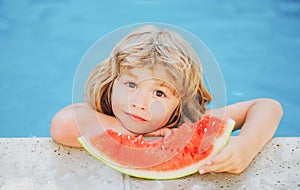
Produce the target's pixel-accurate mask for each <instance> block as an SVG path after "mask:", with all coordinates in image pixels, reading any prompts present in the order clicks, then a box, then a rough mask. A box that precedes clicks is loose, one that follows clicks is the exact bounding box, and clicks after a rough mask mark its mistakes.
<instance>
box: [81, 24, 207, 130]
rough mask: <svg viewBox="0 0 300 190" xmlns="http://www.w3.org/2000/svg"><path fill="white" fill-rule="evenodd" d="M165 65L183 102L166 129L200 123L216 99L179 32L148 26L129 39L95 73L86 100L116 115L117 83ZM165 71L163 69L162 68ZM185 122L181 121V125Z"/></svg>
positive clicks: (94, 106)
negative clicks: (114, 92)
mask: <svg viewBox="0 0 300 190" xmlns="http://www.w3.org/2000/svg"><path fill="white" fill-rule="evenodd" d="M157 65H160V66H163V67H164V68H165V69H166V72H167V73H168V75H169V76H168V77H169V78H170V79H171V80H170V81H168V82H169V83H171V84H172V86H174V87H175V92H174V94H176V95H178V96H179V97H180V103H179V105H178V106H177V108H176V109H175V110H174V113H173V114H172V116H171V118H170V119H169V121H168V123H167V125H166V126H168V127H173V126H177V125H178V124H179V123H181V122H195V121H198V120H199V119H200V118H201V117H202V116H203V114H204V112H205V109H206V105H207V104H208V103H209V102H210V101H211V99H212V96H211V95H210V93H209V92H208V90H207V89H206V87H205V84H204V80H203V76H202V75H203V73H202V67H201V62H200V60H199V58H198V56H197V54H196V53H195V52H194V50H193V48H192V47H191V46H190V45H189V44H188V43H187V42H186V41H185V40H184V39H183V38H182V37H181V36H179V35H178V34H177V33H175V32H173V31H170V30H166V29H165V30H161V29H159V28H157V27H155V26H153V25H146V26H143V27H140V28H138V29H136V30H135V31H133V32H132V33H130V34H128V35H127V36H125V38H124V39H123V40H121V41H120V42H119V43H118V44H117V45H116V46H115V48H114V49H113V50H112V53H111V55H110V57H109V58H107V59H105V60H104V61H102V62H101V63H99V64H98V65H97V66H96V67H95V68H94V69H93V71H92V72H91V74H90V76H89V78H88V81H87V83H86V87H85V95H84V100H85V101H86V102H87V103H88V104H89V105H90V106H92V107H93V108H94V109H95V110H97V111H98V112H101V113H104V114H107V115H112V116H114V113H113V111H112V106H111V92H112V86H113V83H114V80H115V79H117V78H118V77H119V76H120V74H122V73H123V72H128V71H129V72H130V69H132V68H144V67H146V68H149V69H155V67H156V66H157ZM160 68H161V67H160ZM180 120H181V122H180Z"/></svg>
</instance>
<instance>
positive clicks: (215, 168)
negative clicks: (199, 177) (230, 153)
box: [199, 160, 233, 174]
mask: <svg viewBox="0 0 300 190" xmlns="http://www.w3.org/2000/svg"><path fill="white" fill-rule="evenodd" d="M232 167H233V164H232V162H231V161H230V160H227V161H225V162H222V163H219V164H212V165H205V166H203V167H202V168H200V170H199V173H200V174H204V173H208V172H226V171H228V170H231V169H233V168H232Z"/></svg>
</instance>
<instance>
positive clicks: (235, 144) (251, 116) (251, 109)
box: [200, 99, 283, 173]
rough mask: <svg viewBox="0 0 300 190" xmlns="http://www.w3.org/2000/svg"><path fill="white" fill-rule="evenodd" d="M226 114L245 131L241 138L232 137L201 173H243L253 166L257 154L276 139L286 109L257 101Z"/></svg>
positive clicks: (231, 107) (228, 109)
mask: <svg viewBox="0 0 300 190" xmlns="http://www.w3.org/2000/svg"><path fill="white" fill-rule="evenodd" d="M226 115H227V116H228V117H230V118H232V119H234V120H235V121H236V127H235V129H237V128H241V131H240V133H239V135H238V136H236V137H231V139H230V141H229V143H228V145H227V146H226V147H225V148H224V149H223V150H222V151H221V152H220V154H218V155H217V156H216V157H215V158H213V159H212V160H210V161H209V162H208V163H207V165H206V166H204V167H203V168H201V169H200V173H206V172H211V171H214V172H229V173H240V172H242V171H243V170H244V169H246V168H247V166H248V165H249V164H250V162H251V161H252V159H253V158H254V157H255V156H256V154H257V153H258V152H259V151H261V149H262V148H263V147H264V146H265V144H266V143H267V142H268V141H269V140H270V139H271V138H272V137H273V135H274V133H275V131H276V129H277V127H278V125H279V122H280V120H281V117H282V115H283V110H282V107H281V105H280V104H279V103H278V102H277V101H275V100H272V99H255V100H250V101H246V102H241V103H236V104H232V105H229V106H227V107H226Z"/></svg>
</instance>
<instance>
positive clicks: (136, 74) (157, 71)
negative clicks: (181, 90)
mask: <svg viewBox="0 0 300 190" xmlns="http://www.w3.org/2000/svg"><path fill="white" fill-rule="evenodd" d="M121 75H127V76H129V77H132V78H134V79H136V80H137V81H144V80H147V79H153V80H156V81H158V82H159V83H161V84H162V85H164V86H167V87H169V88H172V89H174V90H175V89H176V87H175V86H174V82H172V81H174V80H173V79H172V77H171V75H170V74H169V73H168V72H167V69H166V68H163V67H162V66H159V65H157V66H155V67H149V68H148V67H141V68H130V69H128V68H126V69H122V70H121Z"/></svg>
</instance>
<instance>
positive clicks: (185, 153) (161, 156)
mask: <svg viewBox="0 0 300 190" xmlns="http://www.w3.org/2000/svg"><path fill="white" fill-rule="evenodd" d="M234 124H235V122H234V121H233V120H232V119H230V118H226V119H224V120H221V119H219V118H217V117H212V116H210V115H208V116H205V117H203V118H202V119H201V120H200V121H199V122H196V123H184V124H183V125H181V126H180V127H178V128H176V130H173V132H172V134H171V135H170V136H169V137H167V138H165V139H158V140H157V139H156V140H148V139H146V138H144V137H143V136H138V137H136V136H128V135H124V134H120V133H118V132H115V131H113V130H107V131H106V132H103V133H101V134H97V135H85V136H81V137H79V138H78V141H79V142H80V143H81V145H82V146H83V147H84V148H85V149H86V150H87V151H88V152H89V153H90V154H92V155H93V156H94V157H96V158H97V159H99V160H101V161H102V162H103V163H105V164H107V165H108V166H110V167H112V168H114V169H115V170H118V171H120V172H122V173H125V174H128V175H131V176H135V177H139V178H145V179H176V178H180V177H184V176H187V175H190V174H193V173H195V172H197V171H198V170H199V168H200V167H201V166H202V165H204V164H205V162H206V161H207V160H208V159H210V158H211V157H212V156H214V155H216V154H217V153H218V152H219V151H220V150H221V149H222V148H223V147H224V146H225V145H226V143H227V142H228V139H229V137H230V134H231V132H232V130H233V127H234Z"/></svg>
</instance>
